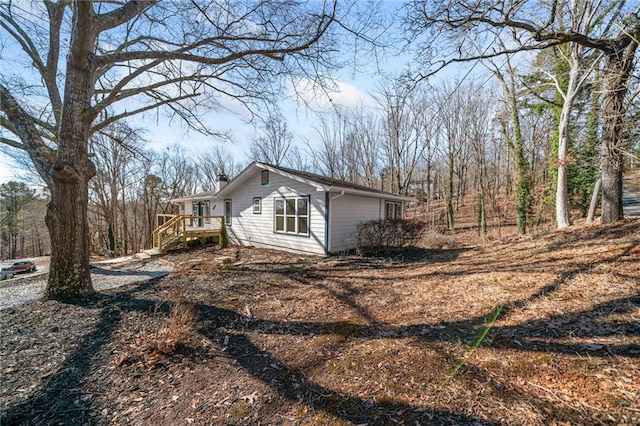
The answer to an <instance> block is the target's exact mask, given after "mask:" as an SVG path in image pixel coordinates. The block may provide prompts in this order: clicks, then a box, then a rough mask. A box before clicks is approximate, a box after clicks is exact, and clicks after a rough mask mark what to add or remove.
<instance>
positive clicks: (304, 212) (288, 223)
mask: <svg viewBox="0 0 640 426" xmlns="http://www.w3.org/2000/svg"><path fill="white" fill-rule="evenodd" d="M274 217H275V232H279V233H285V234H297V235H309V197H296V198H294V197H291V198H280V199H276V200H275V209H274Z"/></svg>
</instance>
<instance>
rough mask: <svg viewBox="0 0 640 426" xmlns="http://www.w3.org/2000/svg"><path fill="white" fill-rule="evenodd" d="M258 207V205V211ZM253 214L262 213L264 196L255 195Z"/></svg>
mask: <svg viewBox="0 0 640 426" xmlns="http://www.w3.org/2000/svg"><path fill="white" fill-rule="evenodd" d="M256 202H257V204H256ZM256 207H258V210H257V211H256ZM253 214H262V197H253Z"/></svg>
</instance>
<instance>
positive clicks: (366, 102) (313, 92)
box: [290, 78, 374, 111]
mask: <svg viewBox="0 0 640 426" xmlns="http://www.w3.org/2000/svg"><path fill="white" fill-rule="evenodd" d="M327 81H328V83H329V84H328V85H326V86H328V87H323V86H321V85H320V84H318V82H316V81H313V80H311V79H308V78H300V79H297V80H295V82H294V83H293V84H292V85H291V87H290V91H291V93H292V95H293V96H296V97H297V99H298V103H299V104H303V105H305V106H306V105H308V106H309V107H310V108H311V109H313V110H320V111H330V110H332V109H334V108H335V107H346V108H355V107H358V106H370V105H373V103H374V102H373V99H372V98H371V96H369V95H368V94H367V93H364V92H362V91H361V90H360V89H359V88H358V87H356V86H355V85H353V84H350V83H347V82H345V81H344V80H339V79H336V78H330V79H327Z"/></svg>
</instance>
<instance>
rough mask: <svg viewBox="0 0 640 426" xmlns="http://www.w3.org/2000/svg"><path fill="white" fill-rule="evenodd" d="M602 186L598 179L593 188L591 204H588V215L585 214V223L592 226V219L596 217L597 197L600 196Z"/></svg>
mask: <svg viewBox="0 0 640 426" xmlns="http://www.w3.org/2000/svg"><path fill="white" fill-rule="evenodd" d="M601 185H602V179H600V178H598V180H597V181H596V185H595V186H594V188H593V194H591V203H590V204H589V213H588V214H587V223H588V224H592V223H593V219H594V218H595V216H596V208H598V195H599V194H600V187H601Z"/></svg>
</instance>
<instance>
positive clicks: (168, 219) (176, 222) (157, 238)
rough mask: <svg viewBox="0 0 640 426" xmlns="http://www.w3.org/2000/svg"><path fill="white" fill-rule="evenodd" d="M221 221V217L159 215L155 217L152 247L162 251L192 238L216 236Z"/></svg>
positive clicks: (222, 218) (220, 226) (222, 219)
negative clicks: (155, 224)
mask: <svg viewBox="0 0 640 426" xmlns="http://www.w3.org/2000/svg"><path fill="white" fill-rule="evenodd" d="M223 221H224V217H223V216H192V215H187V214H179V215H168V214H159V215H157V217H156V223H158V227H156V229H155V230H154V231H153V247H154V248H157V249H159V250H160V251H163V250H164V249H166V248H169V247H170V246H172V245H176V244H178V243H180V242H186V241H188V240H189V239H192V238H199V237H203V236H212V235H217V234H218V233H219V232H220V229H221V228H222V223H223Z"/></svg>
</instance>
